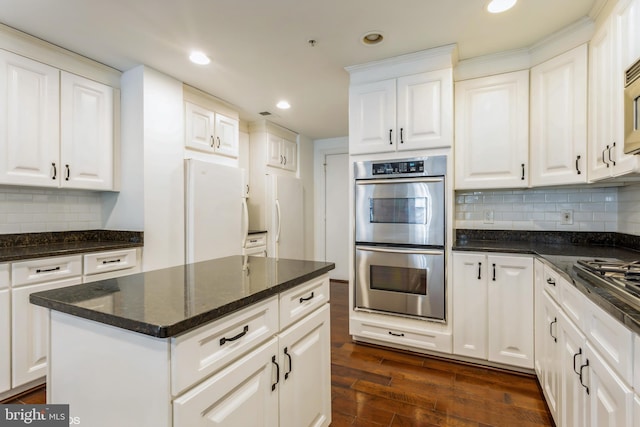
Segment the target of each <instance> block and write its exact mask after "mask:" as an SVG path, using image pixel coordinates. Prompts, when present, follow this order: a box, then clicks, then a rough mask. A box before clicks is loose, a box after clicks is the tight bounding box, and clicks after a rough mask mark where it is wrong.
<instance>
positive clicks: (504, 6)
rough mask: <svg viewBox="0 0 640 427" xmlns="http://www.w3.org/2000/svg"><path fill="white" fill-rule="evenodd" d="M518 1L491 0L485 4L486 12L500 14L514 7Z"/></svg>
mask: <svg viewBox="0 0 640 427" xmlns="http://www.w3.org/2000/svg"><path fill="white" fill-rule="evenodd" d="M517 1H518V0H491V1H490V2H489V3H488V4H487V11H488V12H489V13H501V12H505V11H507V10H509V9H511V8H512V7H513V6H515V4H516V2H517Z"/></svg>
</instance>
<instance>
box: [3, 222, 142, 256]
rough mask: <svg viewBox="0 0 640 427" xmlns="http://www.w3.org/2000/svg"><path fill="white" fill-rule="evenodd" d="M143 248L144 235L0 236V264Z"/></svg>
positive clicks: (69, 233)
mask: <svg viewBox="0 0 640 427" xmlns="http://www.w3.org/2000/svg"><path fill="white" fill-rule="evenodd" d="M142 246H144V239H143V232H141V231H111V230H86V231H64V232H47V233H22V234H2V235H0V262H10V261H22V260H26V259H32V258H46V257H54V256H63V255H74V254H81V253H87V252H100V251H108V250H115V249H126V248H138V247H142Z"/></svg>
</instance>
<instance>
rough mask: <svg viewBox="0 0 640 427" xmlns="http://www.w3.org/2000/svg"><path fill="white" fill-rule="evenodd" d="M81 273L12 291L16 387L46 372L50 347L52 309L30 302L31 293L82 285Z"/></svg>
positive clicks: (12, 354)
mask: <svg viewBox="0 0 640 427" xmlns="http://www.w3.org/2000/svg"><path fill="white" fill-rule="evenodd" d="M81 281H82V279H81V278H80V277H77V278H72V279H65V280H59V281H56V282H47V283H41V284H38V285H30V286H24V287H18V288H14V289H12V291H11V304H12V310H11V317H12V324H11V337H12V346H11V356H12V357H11V360H12V383H13V387H14V388H15V387H19V386H21V385H23V384H26V383H28V382H29V381H33V380H37V379H38V378H42V377H44V376H45V375H46V371H47V353H48V347H49V344H48V342H49V310H48V309H46V308H44V307H38V306H35V305H33V304H31V303H30V302H29V295H31V294H32V293H33V292H41V291H46V290H49V289H55V288H62V287H65V286H71V285H78V284H80V283H81Z"/></svg>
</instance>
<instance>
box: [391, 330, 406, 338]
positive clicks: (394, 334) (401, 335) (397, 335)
mask: <svg viewBox="0 0 640 427" xmlns="http://www.w3.org/2000/svg"><path fill="white" fill-rule="evenodd" d="M389 335H393V336H394V337H403V336H404V334H402V333H400V334H396V333H393V332H391V331H389Z"/></svg>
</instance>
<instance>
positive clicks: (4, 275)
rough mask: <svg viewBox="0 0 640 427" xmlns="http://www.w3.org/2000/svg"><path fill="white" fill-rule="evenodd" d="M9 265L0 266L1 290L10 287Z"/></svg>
mask: <svg viewBox="0 0 640 427" xmlns="http://www.w3.org/2000/svg"><path fill="white" fill-rule="evenodd" d="M9 280H10V278H9V264H0V289H6V288H8V287H9Z"/></svg>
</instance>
